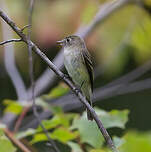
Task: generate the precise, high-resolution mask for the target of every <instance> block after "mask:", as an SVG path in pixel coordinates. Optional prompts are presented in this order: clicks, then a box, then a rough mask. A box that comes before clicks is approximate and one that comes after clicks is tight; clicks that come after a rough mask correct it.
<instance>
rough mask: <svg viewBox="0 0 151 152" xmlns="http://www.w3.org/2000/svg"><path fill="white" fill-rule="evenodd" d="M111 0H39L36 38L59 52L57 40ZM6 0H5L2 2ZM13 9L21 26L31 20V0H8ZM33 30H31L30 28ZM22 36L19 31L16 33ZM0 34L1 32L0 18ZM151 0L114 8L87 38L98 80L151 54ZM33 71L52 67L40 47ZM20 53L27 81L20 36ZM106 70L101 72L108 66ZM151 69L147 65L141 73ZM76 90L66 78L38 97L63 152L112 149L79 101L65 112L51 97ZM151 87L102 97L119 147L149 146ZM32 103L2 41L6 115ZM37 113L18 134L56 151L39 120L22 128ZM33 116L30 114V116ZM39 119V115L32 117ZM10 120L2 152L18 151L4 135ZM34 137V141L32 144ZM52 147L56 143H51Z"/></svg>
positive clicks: (102, 113)
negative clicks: (19, 86) (17, 82)
mask: <svg viewBox="0 0 151 152" xmlns="http://www.w3.org/2000/svg"><path fill="white" fill-rule="evenodd" d="M105 2H108V1H106V0H83V1H80V0H76V1H71V0H62V1H61V0H43V1H40V0H37V1H36V4H35V10H34V14H33V28H32V29H33V30H32V40H33V41H34V42H35V43H36V44H38V46H39V47H40V48H41V49H42V50H44V53H45V54H46V55H47V56H48V57H49V59H51V60H52V59H53V58H54V57H55V56H56V54H58V53H59V50H60V48H59V47H58V46H57V45H56V41H57V40H60V39H62V38H63V37H65V36H67V35H70V34H72V33H74V32H75V31H76V29H77V28H78V27H79V26H80V25H83V26H85V25H87V24H88V23H90V21H91V20H92V19H93V17H94V15H95V14H96V12H97V11H98V9H99V6H100V5H103V4H104V3H105ZM0 3H1V2H0ZM5 3H6V5H7V9H8V12H9V16H10V17H11V18H12V19H13V20H14V21H15V22H16V23H17V25H18V26H19V27H23V26H24V25H26V24H27V21H28V12H27V10H28V1H25V0H22V1H21V0H13V1H12V0H5ZM24 32H25V33H26V32H27V31H26V30H25V31H24ZM13 35H14V37H16V38H17V36H16V34H15V33H13ZM0 40H1V41H2V40H3V36H2V26H1V24H0ZM150 40H151V1H150V0H142V1H141V7H140V6H139V5H136V4H128V5H125V6H124V7H122V8H121V9H119V10H117V11H115V12H114V13H112V15H110V16H109V17H107V19H106V20H104V21H103V22H102V24H100V25H99V26H98V27H97V28H96V29H95V30H94V31H93V33H92V34H91V35H90V36H89V37H87V38H86V43H87V47H88V49H89V51H90V53H91V54H92V58H93V62H94V66H95V67H97V73H98V76H97V78H96V80H95V82H94V83H95V88H98V87H101V86H103V85H105V84H107V83H109V82H111V81H112V80H114V79H116V78H119V77H120V76H122V75H124V74H126V73H128V72H130V71H132V70H133V69H135V68H136V67H139V66H141V65H142V64H143V63H145V62H146V61H148V60H150V59H151V43H150ZM33 55H34V59H35V63H34V77H35V79H37V78H38V77H39V76H40V75H41V74H42V72H43V71H44V70H45V69H46V68H47V67H46V65H45V64H44V63H43V62H42V61H41V59H40V58H39V57H38V56H37V55H35V54H33ZM15 59H16V63H17V67H18V69H19V71H20V73H21V76H22V77H23V80H24V82H25V84H26V87H29V86H30V80H29V73H28V54H27V47H26V46H25V44H23V43H16V44H15ZM102 72H103V74H99V73H102ZM150 76H151V72H150V71H149V72H148V73H146V74H145V75H143V76H142V77H141V78H140V80H141V79H144V78H147V77H150ZM65 94H71V92H70V90H69V88H68V87H67V86H66V85H65V84H64V83H62V82H60V81H58V83H57V84H56V85H55V87H53V88H48V89H47V90H46V91H45V93H44V94H42V95H41V96H39V97H37V98H36V102H37V105H38V110H39V112H42V111H51V112H52V113H53V116H52V117H50V118H49V119H47V120H43V121H42V123H43V124H44V126H45V127H46V128H47V129H48V130H49V133H50V137H51V138H52V139H54V140H55V142H56V143H57V146H58V147H59V148H60V149H61V151H63V152H64V151H65V152H68V151H69V152H87V151H88V152H108V151H109V150H108V149H107V147H106V144H105V142H104V139H103V137H102V135H101V134H100V132H99V131H98V128H97V126H96V124H95V123H94V122H89V121H87V119H86V113H85V112H81V109H76V110H70V111H69V112H63V110H62V109H61V108H60V107H59V106H53V102H51V101H53V100H55V99H57V98H62V96H63V95H65ZM150 100H151V90H150V89H148V90H144V91H141V92H138V93H137V92H136V93H131V94H125V95H122V96H116V97H112V98H110V99H106V100H105V99H104V100H101V101H97V102H96V103H95V105H94V107H95V111H96V112H97V114H98V116H99V118H100V119H101V120H102V121H103V124H104V126H105V127H106V128H107V130H108V131H109V134H110V135H111V136H112V138H113V141H114V143H115V145H116V146H117V147H118V149H119V150H120V152H127V151H128V152H134V151H137V152H150V151H151V132H150V130H151V121H150V115H151V111H150V107H151V103H150ZM28 106H29V107H30V106H31V104H29V102H27V101H24V102H22V104H21V103H19V102H18V101H17V95H16V92H15V89H14V87H13V84H12V82H11V80H10V78H9V76H8V74H7V72H6V70H5V66H4V51H3V47H0V116H1V118H2V117H3V116H4V115H5V114H6V113H10V114H11V115H17V116H19V115H20V114H21V113H22V111H23V109H24V108H26V107H28ZM30 118H33V113H32V111H31V110H29V111H28V113H27V115H26V116H25V120H26V121H23V122H22V124H21V127H20V129H19V130H17V132H13V131H14V130H13V129H12V128H14V126H15V123H14V124H13V127H12V128H11V129H12V132H13V133H14V137H15V138H16V139H19V140H21V141H22V142H23V143H24V144H25V143H26V144H25V145H28V147H29V149H31V151H40V152H42V151H50V149H51V147H50V145H49V143H48V141H47V138H46V136H45V134H44V133H43V132H42V129H41V127H40V126H36V127H33V128H26V129H22V128H23V126H26V124H27V123H29V122H30V121H31V119H30ZM28 119H29V121H28ZM33 119H35V118H33ZM6 127H7V126H5V125H3V124H1V125H0V147H1V149H0V152H6V151H7V152H15V151H20V150H19V149H18V147H16V145H15V144H13V143H12V141H11V140H10V139H9V138H8V137H7V136H6V133H5V129H6ZM27 143H28V144H27ZM51 151H52V150H51Z"/></svg>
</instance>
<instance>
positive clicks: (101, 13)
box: [28, 0, 131, 96]
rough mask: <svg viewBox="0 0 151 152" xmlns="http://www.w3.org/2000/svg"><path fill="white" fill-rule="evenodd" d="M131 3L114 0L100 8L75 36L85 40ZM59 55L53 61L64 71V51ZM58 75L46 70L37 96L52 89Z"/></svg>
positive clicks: (39, 79)
mask: <svg viewBox="0 0 151 152" xmlns="http://www.w3.org/2000/svg"><path fill="white" fill-rule="evenodd" d="M129 2H131V1H130V0H113V1H111V2H107V3H105V4H103V5H101V6H100V9H99V10H98V13H97V14H96V15H95V17H94V19H93V20H92V21H91V22H90V23H89V24H88V25H87V26H84V27H83V26H80V27H79V29H77V32H75V34H77V35H79V36H80V37H83V38H85V37H86V36H88V35H89V34H91V32H93V30H94V29H95V28H96V27H97V26H98V25H99V24H100V23H102V22H103V21H104V20H105V19H107V17H108V16H109V15H111V14H112V13H113V12H115V11H116V10H118V9H119V8H121V7H123V6H125V4H127V3H129ZM59 52H60V53H58V55H57V56H56V57H55V59H54V60H53V63H54V64H55V65H56V66H57V67H58V68H59V69H62V68H63V67H64V65H63V51H62V50H61V51H59ZM56 80H57V79H56V75H55V74H54V73H53V72H52V71H50V70H49V69H46V70H45V71H44V73H43V74H42V75H41V76H40V77H39V78H38V80H37V81H36V83H35V96H38V95H40V94H41V93H42V92H43V91H45V90H46V89H47V88H48V87H51V86H52V85H53V84H54V83H55V81H56ZM28 95H29V96H31V88H29V90H28Z"/></svg>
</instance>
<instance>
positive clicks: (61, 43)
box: [57, 40, 65, 46]
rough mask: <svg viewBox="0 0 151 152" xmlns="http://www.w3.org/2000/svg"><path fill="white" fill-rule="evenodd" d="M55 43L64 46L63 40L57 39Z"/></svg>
mask: <svg viewBox="0 0 151 152" xmlns="http://www.w3.org/2000/svg"><path fill="white" fill-rule="evenodd" d="M57 44H59V45H61V46H64V44H65V40H61V41H57Z"/></svg>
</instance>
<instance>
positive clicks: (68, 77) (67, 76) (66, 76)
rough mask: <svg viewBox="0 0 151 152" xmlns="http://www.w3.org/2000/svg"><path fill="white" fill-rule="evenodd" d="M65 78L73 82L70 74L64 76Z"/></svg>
mask: <svg viewBox="0 0 151 152" xmlns="http://www.w3.org/2000/svg"><path fill="white" fill-rule="evenodd" d="M64 78H66V79H70V80H71V81H72V79H71V77H70V76H69V75H68V74H64Z"/></svg>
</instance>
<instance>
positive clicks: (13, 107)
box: [3, 99, 23, 115]
mask: <svg viewBox="0 0 151 152" xmlns="http://www.w3.org/2000/svg"><path fill="white" fill-rule="evenodd" d="M3 103H4V104H5V105H6V106H7V107H6V108H5V110H4V113H6V112H10V113H13V114H16V115H19V114H20V113H21V112H22V109H23V106H22V105H21V104H20V103H19V102H16V101H14V100H9V99H6V100H4V102H3Z"/></svg>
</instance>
